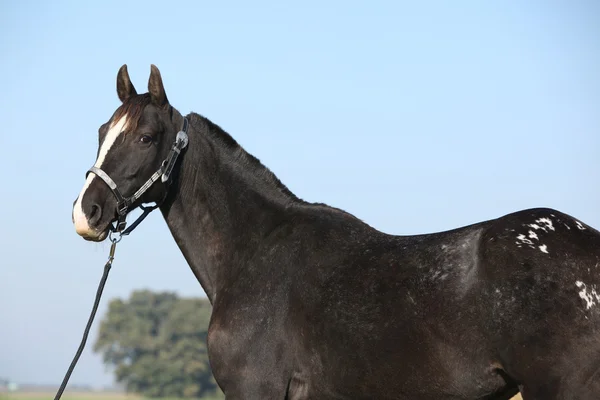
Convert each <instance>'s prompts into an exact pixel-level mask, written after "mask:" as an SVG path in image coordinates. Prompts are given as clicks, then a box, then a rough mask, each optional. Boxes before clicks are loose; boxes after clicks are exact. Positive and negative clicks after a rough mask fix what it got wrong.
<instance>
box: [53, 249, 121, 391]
mask: <svg viewBox="0 0 600 400" xmlns="http://www.w3.org/2000/svg"><path fill="white" fill-rule="evenodd" d="M111 242H112V245H111V246H110V252H109V254H108V261H107V262H106V264H105V265H104V273H103V274H102V278H101V279H100V283H99V284H98V290H97V291H96V299H95V300H94V306H93V307H92V313H91V314H90V318H89V319H88V322H87V325H86V326H85V330H84V331H83V338H82V339H81V343H80V344H79V348H78V349H77V352H76V353H75V357H73V361H71V365H70V366H69V369H68V370H67V373H66V375H65V377H64V379H63V381H62V383H61V385H60V387H59V388H58V392H56V396H54V400H59V399H60V397H61V396H62V394H63V392H64V391H65V388H66V387H67V383H68V382H69V378H70V377H71V374H72V373H73V370H74V369H75V365H76V364H77V361H79V357H80V356H81V353H82V352H83V349H84V348H85V343H86V342H87V338H88V335H89V333H90V328H91V327H92V322H94V317H95V316H96V311H97V310H98V304H100V297H101V296H102V291H103V290H104V285H105V284H106V279H107V278H108V272H109V271H110V267H112V262H113V260H114V258H115V249H116V247H117V243H118V240H116V239H113V238H111Z"/></svg>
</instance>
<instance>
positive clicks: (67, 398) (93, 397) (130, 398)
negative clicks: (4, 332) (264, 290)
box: [0, 392, 522, 400]
mask: <svg viewBox="0 0 600 400" xmlns="http://www.w3.org/2000/svg"><path fill="white" fill-rule="evenodd" d="M54 395H55V393H27V392H23V393H20V392H19V393H9V394H4V393H0V400H52V399H54ZM63 399H64V400H142V397H140V396H137V395H132V394H123V393H102V392H99V393H94V392H82V393H77V392H65V394H63V396H62V397H61V400H63ZM161 400H180V399H161ZM198 400H200V399H198ZM201 400H223V397H202V399H201ZM511 400H522V399H521V395H520V394H519V395H517V396H515V397H513V398H512V399H511Z"/></svg>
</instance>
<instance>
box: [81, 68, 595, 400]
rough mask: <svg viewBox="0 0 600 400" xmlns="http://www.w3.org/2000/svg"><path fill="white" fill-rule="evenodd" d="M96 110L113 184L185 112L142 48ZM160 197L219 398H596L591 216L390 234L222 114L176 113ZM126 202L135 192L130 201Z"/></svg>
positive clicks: (140, 173)
mask: <svg viewBox="0 0 600 400" xmlns="http://www.w3.org/2000/svg"><path fill="white" fill-rule="evenodd" d="M148 86H149V93H146V94H142V95H138V94H137V92H136V91H135V89H134V87H133V85H132V84H131V81H130V79H129V76H128V74H127V69H126V68H125V66H124V67H122V68H121V70H120V71H119V74H118V77H117V92H118V94H119V98H120V99H121V101H122V102H123V104H122V105H121V106H120V107H119V108H118V109H117V111H116V112H115V113H114V114H113V116H112V117H111V119H110V120H109V121H108V122H107V123H106V124H104V125H103V126H102V127H101V128H100V148H99V152H98V159H97V161H96V164H95V165H96V166H97V167H98V168H101V169H102V170H103V171H105V172H106V173H107V174H108V175H110V177H111V178H112V179H113V180H114V181H115V182H116V184H117V185H118V187H119V188H120V190H121V191H122V192H123V193H124V195H131V194H133V192H135V191H136V190H137V189H138V188H139V187H140V186H141V185H142V184H143V183H144V182H145V181H146V180H147V179H148V178H149V177H150V175H151V174H152V173H153V172H154V171H155V170H156V169H157V168H159V166H160V163H161V161H162V160H164V159H165V157H166V155H167V153H168V151H169V148H170V146H171V144H172V143H173V141H174V139H175V135H176V133H177V132H178V131H179V130H180V129H181V127H182V124H183V116H182V115H181V114H180V113H179V112H177V110H175V109H174V108H173V107H172V106H171V105H170V103H169V101H168V99H167V96H166V94H165V91H164V87H163V84H162V79H161V77H160V73H159V72H158V70H157V69H156V68H155V67H154V66H153V67H152V71H151V75H150V81H149V85H148ZM186 118H187V120H188V121H189V131H188V133H189V145H188V147H187V148H186V149H185V151H184V154H183V155H182V157H181V158H180V162H179V164H178V165H177V168H176V169H175V172H174V174H173V179H172V181H171V182H170V183H169V181H167V182H166V183H162V182H160V181H158V182H157V183H155V184H154V185H153V186H152V187H151V188H150V190H149V191H148V192H146V193H145V194H144V196H143V197H142V199H141V201H143V202H153V201H154V202H158V203H160V209H161V211H162V213H163V215H164V217H165V220H166V222H167V224H168V226H169V229H170V230H171V232H172V234H173V237H174V238H175V240H176V242H177V244H178V246H179V247H180V249H181V251H182V253H183V255H184V256H185V258H186V260H187V262H188V263H189V265H190V267H191V268H192V270H193V272H194V274H195V275H196V277H197V278H198V280H199V282H200V283H201V284H202V286H203V288H204V289H205V291H206V293H207V295H208V296H209V298H210V300H211V302H212V304H213V315H212V319H211V323H210V328H209V335H208V346H209V355H210V361H211V365H212V368H213V372H214V374H215V377H216V380H217V382H218V383H219V385H220V386H221V388H222V389H223V391H224V392H225V394H226V397H227V399H228V400H231V399H281V400H283V399H411V400H412V399H507V398H510V396H512V395H514V394H515V393H516V392H517V390H518V389H519V388H520V389H521V391H522V393H523V396H524V398H525V399H526V400H530V399H596V400H597V399H600V233H599V232H598V231H596V230H595V229H593V228H592V227H590V226H588V225H586V224H584V223H583V222H581V221H578V220H577V219H575V218H573V217H571V216H569V215H566V214H563V213H561V212H559V211H556V210H551V209H531V210H524V211H519V212H516V213H513V214H510V215H506V216H504V217H501V218H498V219H495V220H490V221H486V222H481V223H478V224H474V225H470V226H466V227H462V228H459V229H455V230H452V231H447V232H440V233H434V234H427V235H417V236H393V235H388V234H384V233H382V232H379V231H377V230H376V229H374V228H372V227H370V226H369V225H367V224H365V223H364V222H362V221H360V220H359V219H357V218H355V217H354V216H352V215H351V214H349V213H346V212H344V211H342V210H339V209H336V208H332V207H329V206H326V205H323V204H311V203H307V202H305V201H302V200H301V199H299V198H297V197H296V196H295V195H294V194H292V193H291V192H290V191H289V190H288V189H287V188H286V187H285V186H284V185H283V184H282V183H281V182H279V180H277V178H276V177H275V176H274V175H273V174H272V173H271V172H270V171H269V170H268V169H266V168H265V167H264V166H263V165H262V164H261V163H260V162H259V161H258V160H257V159H255V158H254V157H252V156H251V155H249V154H248V153H246V152H245V151H244V150H243V149H242V148H241V147H240V146H239V145H238V144H237V143H236V142H235V140H233V139H232V138H231V136H229V135H228V134H227V133H225V132H224V131H223V130H222V129H221V128H219V127H218V126H216V125H214V124H213V123H211V122H210V121H209V120H208V119H206V118H204V117H201V116H199V115H197V114H194V113H192V114H189V115H188V116H187V117H186ZM116 205H117V201H116V199H115V197H114V196H113V194H112V193H111V190H110V189H109V188H108V186H107V185H106V184H105V183H104V182H103V181H102V180H101V179H98V178H97V177H96V176H95V175H94V174H90V175H89V176H88V178H87V180H86V184H85V185H84V188H83V190H82V191H81V193H80V195H79V196H78V199H77V201H76V203H75V206H74V210H73V218H74V222H75V227H76V230H77V232H78V233H79V234H80V235H82V236H83V237H84V238H86V239H88V240H95V241H98V240H103V239H104V238H105V237H106V234H107V231H108V229H109V226H110V224H111V223H112V222H113V221H114V220H115V219H116V216H117V214H116V208H117V207H116ZM134 206H135V205H134Z"/></svg>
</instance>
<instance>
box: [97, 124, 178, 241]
mask: <svg viewBox="0 0 600 400" xmlns="http://www.w3.org/2000/svg"><path fill="white" fill-rule="evenodd" d="M187 130H188V120H187V118H185V117H184V118H183V127H182V128H181V130H180V131H179V132H177V137H176V138H175V142H174V143H173V146H171V151H169V155H168V156H167V158H166V159H165V160H164V161H163V162H162V163H161V164H160V168H159V169H158V170H157V171H156V172H155V173H154V174H152V176H151V177H150V179H148V180H147V181H146V182H145V183H144V184H143V185H142V186H141V187H140V188H139V189H138V190H137V191H136V192H135V193H134V194H133V195H132V196H130V197H125V196H123V195H122V194H121V192H120V191H119V188H118V187H117V184H116V183H115V181H113V180H112V179H111V177H110V176H108V174H107V173H106V172H104V171H103V170H101V169H100V168H97V167H92V168H90V169H89V170H88V171H87V173H86V177H87V175H88V174H89V173H90V172H91V173H93V174H95V175H96V176H97V177H99V178H100V179H102V180H103V181H104V182H105V183H106V184H107V185H108V187H109V189H110V190H111V191H112V193H113V194H114V196H115V197H116V198H117V214H118V216H119V217H118V219H117V223H116V224H115V225H114V226H111V233H112V232H115V233H119V234H120V237H121V236H125V235H129V234H130V233H131V231H133V230H134V229H135V227H136V226H138V225H139V224H140V222H142V220H143V219H144V218H146V217H147V216H148V214H150V213H151V212H152V211H153V210H155V209H156V208H157V207H158V206H159V205H160V204H155V205H154V206H151V207H144V206H142V205H140V206H139V207H140V208H141V209H142V210H144V212H143V213H142V215H140V216H139V217H138V219H136V220H135V221H134V222H133V224H131V226H130V227H129V228H127V229H125V226H127V221H126V218H127V214H128V213H129V211H131V210H130V207H131V205H132V204H134V203H135V202H136V201H137V200H138V199H139V198H140V197H142V195H143V194H144V193H145V192H146V191H147V190H148V189H150V187H151V186H152V184H154V182H156V181H157V180H158V179H159V178H160V179H161V181H162V182H163V183H165V182H167V181H168V180H169V178H170V177H171V173H172V172H173V167H175V163H176V162H177V158H178V157H179V154H181V150H183V149H185V148H186V146H187V145H188V141H189V140H188V134H187ZM120 237H119V239H117V241H118V240H120Z"/></svg>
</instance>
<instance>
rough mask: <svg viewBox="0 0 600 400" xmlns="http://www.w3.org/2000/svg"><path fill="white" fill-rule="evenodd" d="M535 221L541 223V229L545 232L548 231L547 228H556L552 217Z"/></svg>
mask: <svg viewBox="0 0 600 400" xmlns="http://www.w3.org/2000/svg"><path fill="white" fill-rule="evenodd" d="M535 222H537V223H538V224H540V229H542V230H543V231H544V232H547V230H546V229H549V230H551V231H553V230H554V226H553V225H552V220H551V219H550V218H540V219H536V220H535Z"/></svg>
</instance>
